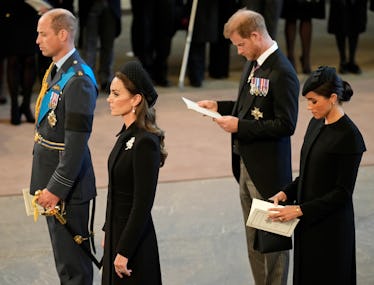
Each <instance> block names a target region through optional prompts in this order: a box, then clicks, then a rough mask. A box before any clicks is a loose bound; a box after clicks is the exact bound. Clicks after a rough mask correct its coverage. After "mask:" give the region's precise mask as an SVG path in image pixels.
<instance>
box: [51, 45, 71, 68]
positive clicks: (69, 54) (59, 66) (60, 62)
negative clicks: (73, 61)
mask: <svg viewBox="0 0 374 285" xmlns="http://www.w3.org/2000/svg"><path fill="white" fill-rule="evenodd" d="M75 50H76V49H75V48H73V49H72V50H71V51H69V52H68V53H67V54H65V55H64V56H63V57H62V58H61V59H60V60H59V61H57V62H55V64H56V66H57V70H60V68H61V66H62V65H63V64H64V63H65V61H66V60H67V59H68V58H69V57H70V56H71V55H72V54H73V53H74V52H75Z"/></svg>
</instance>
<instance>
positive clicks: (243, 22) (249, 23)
mask: <svg viewBox="0 0 374 285" xmlns="http://www.w3.org/2000/svg"><path fill="white" fill-rule="evenodd" d="M254 31H256V32H259V33H261V34H267V33H268V32H267V29H266V25H265V19H264V17H262V15H261V14H259V13H257V12H255V11H252V10H247V9H240V10H238V11H237V12H235V13H234V14H233V15H232V16H231V17H230V19H229V20H228V21H227V23H226V24H225V26H224V29H223V35H224V37H225V38H227V39H228V38H230V37H231V35H232V34H233V33H234V32H237V33H238V34H239V35H240V36H241V37H242V38H249V37H250V35H251V33H252V32H254Z"/></svg>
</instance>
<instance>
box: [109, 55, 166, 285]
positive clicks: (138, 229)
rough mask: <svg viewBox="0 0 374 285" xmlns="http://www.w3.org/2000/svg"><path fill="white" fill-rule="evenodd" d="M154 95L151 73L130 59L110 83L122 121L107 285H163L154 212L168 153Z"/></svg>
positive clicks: (114, 161) (113, 163) (114, 166)
mask: <svg viewBox="0 0 374 285" xmlns="http://www.w3.org/2000/svg"><path fill="white" fill-rule="evenodd" d="M156 99H157V93H156V91H155V89H154V87H153V85H152V81H151V79H150V77H149V76H148V74H147V72H146V71H145V70H144V69H143V68H142V66H141V64H140V63H139V62H136V61H132V62H128V63H126V64H125V66H124V67H123V68H122V69H121V71H120V72H117V73H116V74H115V77H114V79H113V80H112V83H111V85H110V93H109V96H108V99H107V101H108V103H109V105H110V109H111V114H112V116H121V117H122V120H123V123H124V124H123V127H122V130H121V131H120V132H119V134H118V140H117V142H116V144H115V145H114V147H113V150H112V152H111V154H110V156H109V159H108V172H109V185H108V199H107V209H106V219H105V225H104V227H103V230H104V231H105V242H104V258H103V276H102V284H103V285H109V284H110V285H112V284H126V285H129V284H137V285H139V284H143V285H149V284H152V285H158V284H161V270H160V261H159V254H158V246H157V238H156V232H155V228H154V225H153V221H152V215H151V210H152V206H153V201H154V198H155V194H156V187H157V181H158V173H159V168H160V167H161V166H162V165H163V164H164V162H165V159H166V156H167V153H166V151H165V149H164V132H163V131H162V130H161V129H160V128H159V127H158V126H157V124H156V119H155V110H154V108H153V105H154V104H155V102H156Z"/></svg>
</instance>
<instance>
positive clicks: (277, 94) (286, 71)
mask: <svg viewBox="0 0 374 285" xmlns="http://www.w3.org/2000/svg"><path fill="white" fill-rule="evenodd" d="M251 69H252V62H247V64H246V65H245V67H244V72H243V75H242V78H241V82H240V86H239V95H238V100H237V101H236V102H230V101H220V102H218V112H219V113H221V114H222V115H233V116H238V102H239V101H240V99H241V98H240V96H243V97H246V98H247V99H248V100H247V99H246V100H247V101H245V104H244V107H243V110H244V111H243V115H241V116H239V124H238V132H237V133H235V134H233V136H232V141H233V142H234V141H235V140H237V141H238V144H239V151H240V156H241V158H242V159H243V161H244V164H245V166H246V168H247V171H248V174H249V175H250V177H251V179H252V180H253V183H254V185H255V186H256V188H257V190H258V191H259V192H260V194H261V195H262V197H263V198H264V199H268V198H269V197H271V196H273V195H274V194H275V193H277V192H278V190H279V189H280V188H281V187H283V186H285V185H288V184H289V183H290V182H291V181H292V167H291V139H290V136H291V135H292V134H293V133H294V131H295V129H296V122H297V113H298V97H299V80H298V79H297V76H296V73H295V71H294V69H293V67H292V66H291V64H290V63H289V60H288V59H287V58H286V57H285V56H284V55H283V53H282V52H281V51H280V50H279V49H278V50H276V51H275V52H274V53H272V54H271V55H270V56H269V57H268V58H267V59H266V60H265V61H264V63H263V64H262V65H261V67H260V68H259V69H258V70H257V71H256V72H255V77H258V78H264V79H269V90H268V93H267V95H266V96H255V95H250V94H248V92H243V89H244V88H245V86H246V85H247V84H248V83H247V78H248V75H249V73H250V71H251ZM254 108H259V110H260V111H261V112H262V114H263V118H260V119H259V120H256V119H255V118H254V116H253V115H252V110H253V109H254ZM232 164H233V172H234V176H235V178H236V179H237V181H239V174H240V165H239V156H238V155H237V154H235V153H234V152H232Z"/></svg>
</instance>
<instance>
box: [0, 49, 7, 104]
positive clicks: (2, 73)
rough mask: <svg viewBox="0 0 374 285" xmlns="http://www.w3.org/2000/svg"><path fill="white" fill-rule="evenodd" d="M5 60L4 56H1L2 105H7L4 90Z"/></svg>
mask: <svg viewBox="0 0 374 285" xmlns="http://www.w3.org/2000/svg"><path fill="white" fill-rule="evenodd" d="M4 79H5V78H4V58H3V55H2V54H0V105H4V104H6V101H7V99H6V96H5V92H4V90H3V87H4Z"/></svg>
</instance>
